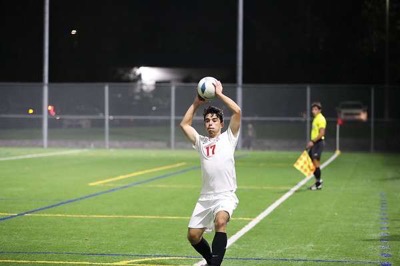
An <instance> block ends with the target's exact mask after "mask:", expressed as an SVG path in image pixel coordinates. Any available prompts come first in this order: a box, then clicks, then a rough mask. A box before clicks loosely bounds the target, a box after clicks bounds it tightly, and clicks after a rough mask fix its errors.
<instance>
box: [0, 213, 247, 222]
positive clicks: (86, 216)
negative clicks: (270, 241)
mask: <svg viewBox="0 0 400 266" xmlns="http://www.w3.org/2000/svg"><path fill="white" fill-rule="evenodd" d="M11 215H16V213H3V212H0V216H11ZM25 216H35V217H66V218H127V219H166V220H189V219H190V217H186V216H157V215H102V214H93V215H86V214H51V213H28V214H25ZM252 219H253V218H245V217H232V220H244V221H250V220H252Z"/></svg>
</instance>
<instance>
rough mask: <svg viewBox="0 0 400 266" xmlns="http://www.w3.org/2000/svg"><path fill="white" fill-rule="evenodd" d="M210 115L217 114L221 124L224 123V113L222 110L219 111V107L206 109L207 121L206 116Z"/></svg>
mask: <svg viewBox="0 0 400 266" xmlns="http://www.w3.org/2000/svg"><path fill="white" fill-rule="evenodd" d="M208 114H215V115H216V116H217V117H218V118H219V120H220V121H221V123H222V122H224V112H223V111H222V110H221V109H219V108H218V107H215V106H208V107H207V108H205V109H204V112H203V117H204V120H205V119H206V116H207V115H208Z"/></svg>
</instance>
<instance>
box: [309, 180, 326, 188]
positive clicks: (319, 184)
mask: <svg viewBox="0 0 400 266" xmlns="http://www.w3.org/2000/svg"><path fill="white" fill-rule="evenodd" d="M322 183H324V181H322V179H321V180H319V181H317V182H315V184H314V185H312V186H311V187H310V190H320V189H322Z"/></svg>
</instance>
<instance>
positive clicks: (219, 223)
mask: <svg viewBox="0 0 400 266" xmlns="http://www.w3.org/2000/svg"><path fill="white" fill-rule="evenodd" d="M227 224H228V219H227V218H226V217H221V216H220V217H216V218H215V221H214V225H215V229H217V231H220V230H225V228H226V225H227Z"/></svg>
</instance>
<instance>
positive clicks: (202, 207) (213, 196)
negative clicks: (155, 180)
mask: <svg viewBox="0 0 400 266" xmlns="http://www.w3.org/2000/svg"><path fill="white" fill-rule="evenodd" d="M215 91H216V97H217V98H219V99H220V100H221V101H222V102H223V103H224V105H226V106H227V107H228V108H229V110H230V111H231V112H232V116H231V119H230V122H229V126H228V128H227V129H226V131H224V132H223V133H222V129H223V127H224V115H223V112H222V110H221V109H219V108H217V107H214V106H209V107H208V108H206V109H204V113H203V117H204V126H205V130H206V131H207V136H202V135H200V134H199V133H197V131H196V130H195V129H194V128H193V127H192V122H193V117H194V115H195V113H196V111H197V109H198V108H199V107H200V106H201V105H202V104H204V103H205V101H204V100H203V99H201V98H200V97H199V96H198V95H197V96H196V97H195V99H194V101H193V103H192V104H191V105H190V107H189V108H188V110H187V111H186V114H185V115H184V117H183V119H182V121H181V123H180V126H181V129H182V131H183V133H184V134H185V136H186V137H187V138H188V139H189V141H190V142H191V143H192V144H193V148H195V149H196V150H197V152H198V153H199V155H200V163H201V171H202V181H203V182H202V184H203V185H202V189H201V192H200V196H199V199H198V201H197V204H196V206H195V207H194V210H193V213H192V217H191V219H190V221H189V225H188V234H187V237H188V240H189V242H190V243H191V245H192V246H193V248H194V249H195V250H196V251H197V252H198V253H200V254H201V255H202V256H203V258H204V259H205V260H206V261H207V265H220V264H221V263H222V260H223V258H224V255H225V249H226V245H227V242H228V237H227V234H226V229H227V225H228V222H229V219H230V218H231V216H232V213H233V211H234V210H235V209H236V206H237V205H238V203H239V200H238V198H237V197H236V194H235V191H236V188H237V184H236V170H235V159H234V152H235V148H236V145H237V142H238V136H239V130H240V123H241V109H240V107H239V106H238V105H237V104H236V103H235V102H234V101H233V100H232V99H231V98H229V97H228V96H226V95H224V94H223V93H222V91H223V87H222V84H221V82H220V81H217V85H216V89H215ZM206 230H207V231H212V230H215V235H214V238H213V241H212V245H211V248H210V245H209V244H208V242H207V240H206V239H205V238H203V234H204V232H205V231H206Z"/></svg>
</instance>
